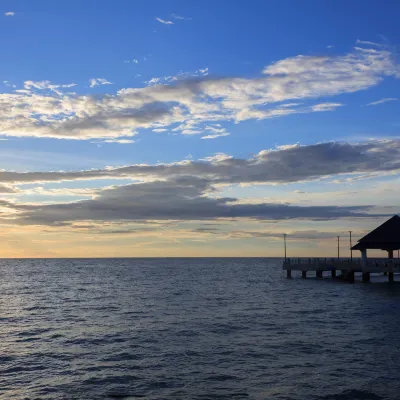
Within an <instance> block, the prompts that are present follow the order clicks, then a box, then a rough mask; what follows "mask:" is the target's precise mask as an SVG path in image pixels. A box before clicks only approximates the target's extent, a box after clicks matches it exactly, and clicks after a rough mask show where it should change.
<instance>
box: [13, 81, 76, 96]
mask: <svg viewBox="0 0 400 400" xmlns="http://www.w3.org/2000/svg"><path fill="white" fill-rule="evenodd" d="M74 86H76V83H66V84H54V83H51V82H50V81H25V82H24V88H25V89H22V90H18V91H17V90H16V92H20V93H27V94H29V93H31V92H32V91H35V90H36V91H46V90H47V91H50V92H54V93H56V94H58V95H59V96H62V95H63V92H62V89H68V88H71V87H74Z"/></svg>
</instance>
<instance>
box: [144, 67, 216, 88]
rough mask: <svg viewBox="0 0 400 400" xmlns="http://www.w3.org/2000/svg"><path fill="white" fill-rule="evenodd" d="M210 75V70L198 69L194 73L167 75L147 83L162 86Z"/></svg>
mask: <svg viewBox="0 0 400 400" xmlns="http://www.w3.org/2000/svg"><path fill="white" fill-rule="evenodd" d="M208 73H209V71H208V68H201V69H198V70H196V71H194V72H183V71H181V72H179V73H178V74H176V75H167V76H159V77H154V78H151V79H149V80H148V81H145V82H144V83H146V84H147V85H149V86H153V85H160V84H163V85H165V84H167V83H173V82H177V81H184V80H185V79H190V78H197V77H202V76H207V75H208Z"/></svg>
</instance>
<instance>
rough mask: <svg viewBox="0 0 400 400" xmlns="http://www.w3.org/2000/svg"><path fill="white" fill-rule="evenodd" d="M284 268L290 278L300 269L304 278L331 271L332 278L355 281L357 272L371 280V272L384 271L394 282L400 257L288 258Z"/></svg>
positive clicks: (391, 281)
mask: <svg viewBox="0 0 400 400" xmlns="http://www.w3.org/2000/svg"><path fill="white" fill-rule="evenodd" d="M282 268H283V270H284V271H286V276H287V277H288V278H291V277H292V271H300V272H301V277H302V278H303V279H305V278H307V273H308V272H313V273H315V276H316V278H319V279H321V278H322V277H323V273H324V272H329V273H330V275H331V277H332V278H337V279H342V280H345V281H347V282H351V283H353V282H354V276H355V273H357V272H359V273H362V281H363V282H366V283H367V282H370V281H371V273H383V274H385V275H387V276H388V281H389V282H390V283H393V282H394V274H395V273H396V272H400V259H387V258H386V259H385V258H384V259H382V258H379V259H368V260H367V261H366V262H365V261H364V260H362V259H353V260H350V259H339V260H338V259H334V258H292V259H290V258H288V259H287V260H286V261H284V262H283V266H282Z"/></svg>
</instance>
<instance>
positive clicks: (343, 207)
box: [0, 0, 400, 257]
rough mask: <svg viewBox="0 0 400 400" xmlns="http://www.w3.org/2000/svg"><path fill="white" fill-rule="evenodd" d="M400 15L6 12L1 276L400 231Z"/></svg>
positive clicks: (19, 4) (301, 251) (54, 5)
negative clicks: (17, 270) (65, 262)
mask: <svg viewBox="0 0 400 400" xmlns="http://www.w3.org/2000/svg"><path fill="white" fill-rule="evenodd" d="M399 13H400V3H399V2H398V1H390V0H387V1H384V2H382V1H374V0H370V1H368V2H365V1H357V0H354V1H351V2H348V1H341V0H335V1H324V2H321V1H307V0H305V1H302V2H297V1H295V0H292V1H288V0H279V1H273V0H269V1H256V0H249V1H237V0H233V1H230V2H229V3H228V2H223V1H219V2H218V1H208V0H206V1H204V0H203V1H201V2H198V1H190V2H189V1H183V0H182V1H178V0H159V1H156V0H146V1H140V0H136V1H128V0H126V1H124V0H114V1H109V0H107V1H106V0H85V1H75V0H69V1H64V0H59V1H56V2H55V1H53V0H51V1H50V0H49V1H44V0H36V1H34V2H33V1H30V0H26V1H23V0H1V1H0V38H1V39H0V40H1V52H2V57H1V60H2V62H1V63H0V224H1V231H0V232H1V233H0V236H1V239H2V241H1V246H0V257H165V256H171V257H172V256H182V257H191V256H210V257H214V256H221V257H230V256H232V257H237V256H239V257H240V256H243V257H247V256H262V257H281V256H282V255H283V239H282V235H283V233H286V234H287V240H288V256H291V257H295V256H299V257H301V256H304V257H313V256H316V257H317V256H319V257H330V256H335V255H336V254H337V236H340V251H341V255H342V256H344V257H347V256H349V255H350V252H349V233H348V231H350V230H351V231H352V232H353V233H352V236H353V242H356V241H357V240H358V239H360V238H361V237H362V236H363V235H364V234H366V233H367V232H368V231H370V230H371V229H373V228H375V227H376V226H378V225H379V224H381V223H383V222H384V221H385V220H387V219H388V218H390V217H391V216H392V215H394V214H397V213H400V200H399V198H398V193H399V190H400V174H399V171H400V112H399V111H400V90H399V89H400V52H399V43H400V28H399V27H398V17H397V16H398V15H399ZM371 254H372V255H376V256H378V255H384V254H383V253H381V252H375V253H371ZM355 255H357V256H358V255H359V254H355Z"/></svg>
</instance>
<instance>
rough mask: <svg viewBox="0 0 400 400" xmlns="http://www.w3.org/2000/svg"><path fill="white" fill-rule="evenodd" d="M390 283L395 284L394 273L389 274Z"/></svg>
mask: <svg viewBox="0 0 400 400" xmlns="http://www.w3.org/2000/svg"><path fill="white" fill-rule="evenodd" d="M388 275H389V283H393V282H394V274H393V272H389V274H388Z"/></svg>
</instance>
